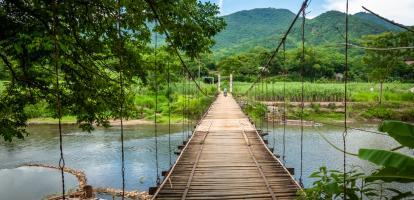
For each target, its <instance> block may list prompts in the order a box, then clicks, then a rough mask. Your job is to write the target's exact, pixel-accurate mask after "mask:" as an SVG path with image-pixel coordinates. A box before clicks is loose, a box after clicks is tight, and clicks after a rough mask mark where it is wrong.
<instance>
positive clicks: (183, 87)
mask: <svg viewBox="0 0 414 200" xmlns="http://www.w3.org/2000/svg"><path fill="white" fill-rule="evenodd" d="M184 74H185V71H184V69H183V76H184ZM181 87H182V92H183V106H182V109H183V117H182V119H183V120H182V122H181V123H182V130H183V132H182V139H183V142H184V141H185V93H186V91H185V78H183V80H182V86H181Z"/></svg>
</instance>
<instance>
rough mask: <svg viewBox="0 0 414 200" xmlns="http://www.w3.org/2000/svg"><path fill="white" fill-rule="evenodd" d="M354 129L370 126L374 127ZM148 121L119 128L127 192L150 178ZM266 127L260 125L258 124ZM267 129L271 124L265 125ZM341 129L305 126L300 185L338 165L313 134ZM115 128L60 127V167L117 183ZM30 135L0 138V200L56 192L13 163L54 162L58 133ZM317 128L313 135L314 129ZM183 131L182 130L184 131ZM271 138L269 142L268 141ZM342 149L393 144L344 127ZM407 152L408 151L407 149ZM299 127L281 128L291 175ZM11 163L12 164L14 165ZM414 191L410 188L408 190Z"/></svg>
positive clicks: (177, 132) (164, 138)
mask: <svg viewBox="0 0 414 200" xmlns="http://www.w3.org/2000/svg"><path fill="white" fill-rule="evenodd" d="M158 128H159V131H158V132H159V135H160V136H158V145H159V146H158V152H159V155H158V159H159V166H160V173H161V171H162V170H167V169H168V168H169V165H170V164H169V150H168V138H169V137H168V134H167V133H168V126H167V125H159V126H158ZM360 128H364V129H368V130H375V129H376V127H375V125H364V126H362V127H361V126H360ZM153 129H154V126H153V125H136V126H127V127H126V128H125V161H126V163H125V169H126V188H127V190H140V191H147V190H148V187H151V186H154V185H155V181H156V162H155V138H154V136H153V132H154V131H153ZM264 129H266V128H264ZM269 129H270V130H271V129H272V125H271V124H269ZM342 130H343V129H341V128H338V127H331V126H322V127H319V128H312V127H306V128H305V130H304V138H303V178H304V184H305V186H310V185H311V183H312V180H311V179H309V178H308V176H309V175H310V174H311V173H312V172H313V171H315V170H317V169H318V168H319V167H320V166H322V165H325V166H327V167H328V168H330V169H342V168H341V167H342V163H343V158H342V153H341V152H339V151H337V150H335V149H334V148H333V147H331V146H329V145H328V144H327V143H326V141H324V140H323V139H322V138H321V137H320V135H319V134H323V135H325V136H326V137H327V138H328V139H329V140H330V141H331V142H332V143H334V144H336V145H338V146H341V145H342ZM119 131H120V129H119V127H112V128H108V129H103V128H98V129H97V130H95V131H93V132H92V133H85V132H82V131H80V130H79V129H78V128H77V127H76V126H74V125H65V126H64V133H65V135H64V138H63V140H64V146H63V149H64V157H65V162H66V166H68V167H71V168H75V169H80V170H83V171H84V172H85V173H86V175H87V178H88V183H89V184H91V185H93V186H94V187H110V188H120V187H121V163H120V160H121V157H120V155H121V152H120V134H119ZM28 132H29V133H30V135H29V136H28V137H26V138H25V139H24V140H17V139H15V140H14V141H13V142H12V143H8V142H4V141H0V160H1V162H0V197H1V199H3V198H4V199H7V200H13V199H19V200H25V199H41V198H42V197H44V196H46V195H50V194H56V193H59V191H60V178H59V173H58V172H57V171H54V170H50V169H40V168H29V167H18V166H20V165H22V164H25V163H42V164H51V165H57V164H58V160H59V137H58V134H57V126H55V125H32V126H30V127H29V128H28ZM171 132H172V134H171V150H170V152H171V153H172V162H174V161H175V159H176V155H174V154H173V152H174V151H176V149H177V145H179V144H181V143H182V140H183V137H185V136H183V133H182V126H181V125H173V126H172V128H171ZM318 132H319V133H318ZM185 134H186V133H184V135H185ZM282 136H283V128H282V127H276V128H275V129H274V130H273V131H271V134H269V136H266V137H267V139H268V140H269V146H273V141H275V142H274V144H275V149H276V151H277V152H278V153H279V154H282V153H281V152H282V147H283V143H282ZM274 139H275V140H274ZM347 143H348V145H347V146H348V151H349V152H357V151H358V149H359V148H361V147H364V148H381V149H390V148H393V147H396V146H397V143H396V142H395V141H393V140H392V139H391V138H389V137H388V136H383V135H377V134H372V133H364V132H360V131H354V130H353V131H349V133H348V136H347ZM410 153H411V152H410ZM299 158H300V127H294V126H288V127H287V129H286V165H287V166H288V167H293V168H295V177H296V178H299V175H300V159H299ZM347 161H348V165H349V166H348V167H349V168H351V166H361V167H362V168H363V169H365V170H370V169H372V165H371V164H369V163H368V162H365V161H361V160H359V159H358V158H355V157H353V156H348V159H347ZM16 167H17V168H16ZM65 181H66V186H67V188H68V189H73V188H76V186H77V181H76V178H75V177H74V176H72V175H66V179H65ZM413 189H414V188H413Z"/></svg>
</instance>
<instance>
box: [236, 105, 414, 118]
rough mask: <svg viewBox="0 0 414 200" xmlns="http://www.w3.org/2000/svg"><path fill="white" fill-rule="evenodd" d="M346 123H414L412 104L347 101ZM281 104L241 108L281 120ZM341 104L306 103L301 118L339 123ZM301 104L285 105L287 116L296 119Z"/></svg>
mask: <svg viewBox="0 0 414 200" xmlns="http://www.w3.org/2000/svg"><path fill="white" fill-rule="evenodd" d="M347 108H348V110H347V113H348V114H347V116H348V121H349V122H351V123H352V122H359V123H360V122H372V121H379V120H400V121H409V122H414V106H413V103H408V102H402V103H383V104H382V105H381V106H379V105H378V104H377V103H370V102H351V103H349V104H348V106H347ZM283 109H284V105H283V103H280V102H278V103H271V102H266V103H263V102H253V101H251V102H247V103H246V104H245V105H244V111H245V112H246V113H247V114H248V115H249V116H251V117H252V118H253V119H255V120H259V119H260V118H262V117H264V116H266V117H268V118H269V120H272V118H273V115H274V118H275V120H281V119H282V113H283ZM344 110H345V109H344V105H343V104H342V103H306V104H305V107H304V112H303V119H304V120H306V121H316V122H325V123H342V122H343V120H344ZM301 114H302V112H301V107H300V104H297V103H287V104H286V116H287V119H291V120H299V119H300V117H301Z"/></svg>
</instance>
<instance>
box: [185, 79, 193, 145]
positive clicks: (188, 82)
mask: <svg viewBox="0 0 414 200" xmlns="http://www.w3.org/2000/svg"><path fill="white" fill-rule="evenodd" d="M187 87H188V92H187V94H188V95H187V109H186V110H187V139H188V138H190V135H191V127H190V123H191V120H190V109H189V107H190V96H191V95H192V94H193V91H192V89H191V84H190V77H187Z"/></svg>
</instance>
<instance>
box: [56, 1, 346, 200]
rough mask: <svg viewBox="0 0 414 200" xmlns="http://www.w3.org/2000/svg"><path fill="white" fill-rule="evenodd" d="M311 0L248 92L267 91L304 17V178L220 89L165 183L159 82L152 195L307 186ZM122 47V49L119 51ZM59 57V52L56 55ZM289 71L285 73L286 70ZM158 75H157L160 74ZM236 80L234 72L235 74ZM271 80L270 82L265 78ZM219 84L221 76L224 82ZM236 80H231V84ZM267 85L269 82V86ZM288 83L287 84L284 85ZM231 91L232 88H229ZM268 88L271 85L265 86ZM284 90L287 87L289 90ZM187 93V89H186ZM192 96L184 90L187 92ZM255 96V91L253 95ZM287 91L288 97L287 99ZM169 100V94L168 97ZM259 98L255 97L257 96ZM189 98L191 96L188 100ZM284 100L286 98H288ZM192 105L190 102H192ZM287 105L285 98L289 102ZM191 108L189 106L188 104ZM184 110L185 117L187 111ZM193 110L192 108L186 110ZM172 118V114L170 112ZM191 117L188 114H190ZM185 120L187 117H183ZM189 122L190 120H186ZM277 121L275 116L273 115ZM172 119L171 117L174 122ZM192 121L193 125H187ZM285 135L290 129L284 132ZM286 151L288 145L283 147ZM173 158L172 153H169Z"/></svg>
mask: <svg viewBox="0 0 414 200" xmlns="http://www.w3.org/2000/svg"><path fill="white" fill-rule="evenodd" d="M146 2H147V4H148V5H149V7H150V9H151V11H152V12H153V14H154V18H155V23H157V24H159V26H160V27H163V25H164V23H163V21H162V20H161V19H160V18H159V15H158V13H157V8H156V7H155V4H154V2H153V1H149V0H148V1H146ZM309 2H310V1H309V0H304V1H303V3H302V6H301V8H300V9H299V11H298V12H297V14H296V17H295V18H294V19H293V21H292V22H291V24H290V25H289V27H288V29H287V31H286V32H285V34H284V35H283V37H281V40H280V42H279V43H278V45H277V47H276V49H275V50H274V51H273V52H271V55H270V57H269V59H268V61H267V62H266V63H265V65H264V66H263V67H262V70H261V71H260V72H259V75H258V77H257V79H256V81H255V82H254V83H253V84H252V85H251V87H250V88H249V89H248V90H247V91H246V92H245V94H244V95H242V96H246V94H247V93H249V92H251V90H254V91H255V89H256V87H255V85H256V84H257V83H258V82H260V81H262V91H263V79H265V78H266V77H265V76H266V73H267V72H268V71H269V68H270V64H271V62H272V60H274V59H275V57H276V55H277V53H278V52H279V50H281V49H282V50H283V60H282V61H283V63H285V57H286V56H285V49H286V47H285V43H286V40H287V37H288V35H289V34H290V33H291V31H292V29H293V27H294V25H295V23H296V22H297V21H298V20H301V21H302V23H301V37H302V40H301V41H302V45H301V46H302V52H301V58H300V62H301V63H302V65H301V73H300V77H301V82H302V85H301V94H302V95H301V104H300V107H301V115H300V126H301V130H300V132H301V138H300V144H301V146H300V157H299V158H298V159H300V161H301V162H300V178H299V180H298V181H299V183H298V182H296V180H295V179H294V177H293V176H292V175H293V171H292V170H291V169H288V168H286V167H285V166H284V164H283V163H282V162H281V161H280V160H279V159H278V158H277V156H275V155H274V154H273V152H272V151H271V150H270V149H269V148H268V147H267V140H265V139H263V138H262V136H264V135H265V134H264V133H263V132H260V131H258V130H257V129H256V127H255V125H254V124H253V123H251V120H250V119H249V118H248V117H247V116H246V115H245V114H244V113H243V112H242V110H241V108H240V106H239V105H238V104H237V102H236V101H235V99H234V98H233V96H232V95H231V94H230V95H229V96H227V97H225V96H223V94H219V96H218V97H217V99H216V100H215V101H214V103H213V104H212V105H211V106H210V108H209V110H208V111H207V112H206V113H205V115H204V117H202V119H201V120H200V122H199V123H198V124H197V127H196V128H195V130H194V131H193V134H192V135H191V138H190V139H189V140H188V141H187V142H185V145H183V146H180V149H181V151H180V152H179V156H178V159H177V160H176V162H175V164H174V165H172V166H171V168H170V169H169V170H168V171H166V172H164V173H163V175H164V179H163V181H162V182H160V178H159V173H158V172H159V171H158V170H159V165H158V142H157V136H158V135H157V111H158V92H159V91H158V89H159V88H158V86H159V85H158V82H157V81H155V87H154V88H155V94H156V95H155V112H154V118H155V120H154V122H155V123H154V124H155V128H154V130H155V131H154V138H155V160H156V170H157V171H156V172H157V174H156V175H157V187H153V188H150V193H151V194H153V196H152V199H165V200H168V199H182V200H183V199H203V200H204V199H282V200H283V199H296V198H297V196H298V192H299V191H301V190H302V188H303V187H302V185H303V182H302V171H303V133H304V129H303V124H304V120H303V114H304V97H303V96H304V95H303V93H304V85H303V83H304V79H303V76H304V69H305V58H306V57H305V21H306V16H305V14H306V10H305V9H306V8H307V6H308V4H309ZM117 7H118V8H119V9H118V13H117V19H116V21H117V31H118V38H119V39H122V34H121V26H120V23H121V21H120V15H121V13H122V7H121V6H120V4H119V1H117ZM53 17H54V24H53V27H54V46H55V48H54V55H59V54H58V53H59V49H58V48H57V46H58V39H57V35H56V28H57V25H56V23H57V21H58V19H59V18H58V17H57V13H56V11H54V12H53ZM348 24H349V22H348V1H347V2H346V18H345V25H346V27H345V47H344V48H345V66H344V91H345V93H344V108H345V110H344V125H343V127H344V132H343V134H342V137H343V140H342V142H343V169H342V171H343V176H344V177H346V171H347V168H346V162H347V160H346V153H345V152H346V147H347V146H346V136H347V130H348V129H350V128H351V127H348V124H347V101H348V100H347V81H348V48H349V46H350V45H348V44H349V43H348ZM161 29H162V30H163V31H164V35H165V38H167V41H171V39H170V36H169V34H168V32H167V29H165V28H161ZM172 47H173V48H174V50H175V51H174V52H175V54H176V56H177V57H178V58H179V61H180V63H181V65H182V68H183V71H184V72H185V73H184V74H186V76H187V77H188V78H187V79H186V78H184V79H186V80H187V81H189V82H190V80H191V81H192V82H193V83H194V86H195V88H196V89H197V90H198V92H199V93H200V94H202V95H206V96H208V94H206V91H204V90H203V89H202V88H201V87H200V85H199V84H198V83H197V81H196V79H195V77H194V76H193V75H192V73H191V71H190V70H189V67H188V66H187V64H186V62H185V61H184V59H183V57H182V56H181V55H180V51H179V49H177V48H176V47H175V46H173V45H172ZM156 49H157V35H155V48H154V56H155V57H156V56H157V52H156ZM120 52H121V51H120ZM56 58H57V56H56ZM56 58H55V59H54V63H55V69H56V70H55V71H56V91H57V93H56V102H57V106H56V107H57V113H58V118H59V145H60V149H59V150H60V159H59V169H60V170H61V181H62V196H61V197H58V199H66V196H65V195H66V194H65V191H66V190H65V177H64V169H65V162H64V157H63V140H62V128H61V116H62V105H61V95H60V93H59V91H60V85H59V83H60V82H59V67H58V66H59V63H58V60H57V59H56ZM122 61H123V60H122V59H119V65H120V66H123V64H124V63H122ZM154 66H155V68H156V70H155V71H157V72H158V71H159V68H158V63H157V61H156V59H154ZM123 75H124V74H123V70H120V72H119V77H120V80H121V81H120V85H119V86H120V91H121V92H120V99H121V101H120V113H119V115H120V116H119V119H120V121H121V123H120V124H121V131H120V135H121V138H120V140H121V147H120V148H121V156H120V157H121V169H122V171H121V177H122V191H121V192H119V193H120V195H121V197H122V199H125V178H126V177H125V164H124V163H125V157H124V129H123V119H124V118H125V116H124V112H125V110H126V108H125V107H124V98H125V94H124V82H123V78H122V77H123ZM284 75H286V72H285V74H284ZM155 80H158V79H157V77H155ZM170 82H171V81H170V68H168V89H170ZM230 82H232V77H230ZM266 83H267V82H266ZM218 84H219V85H220V78H219V83H218ZM230 85H232V84H230ZM266 87H267V86H266ZM284 87H285V86H284ZM230 90H232V88H230ZM266 91H267V89H266ZM284 91H285V89H284ZM184 93H185V92H184ZM168 95H170V94H168ZM187 96H188V95H185V97H187ZM254 96H256V94H255V95H254ZM285 96H286V95H285V94H283V97H284V98H285ZM168 99H170V96H169V98H168ZM255 99H256V98H255ZM185 101H186V102H187V101H188V98H187V99H186V100H185ZM284 102H286V101H285V99H284ZM187 104H188V103H187ZM284 106H285V107H286V103H285V104H284ZM168 107H169V115H171V108H170V107H171V106H170V102H169V104H168ZM185 109H187V107H186V108H185ZM185 109H183V116H184V115H185V112H184V111H186V110H185ZM285 110H286V108H284V109H283V118H282V119H283V121H284V123H283V124H284V125H286V113H285ZM187 111H188V110H187ZM169 118H170V119H169V120H171V116H169ZM187 119H188V118H187ZM183 121H184V118H183ZM187 121H188V120H187ZM273 123H274V120H273ZM169 124H171V121H170V122H169ZM188 126H189V125H188ZM284 135H285V132H284ZM169 149H171V148H169ZM283 154H284V150H283ZM283 157H284V155H283ZM170 163H171V154H170ZM346 184H347V180H346V179H344V180H343V191H344V194H345V195H344V198H345V199H347V197H346V193H347V189H346Z"/></svg>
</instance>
